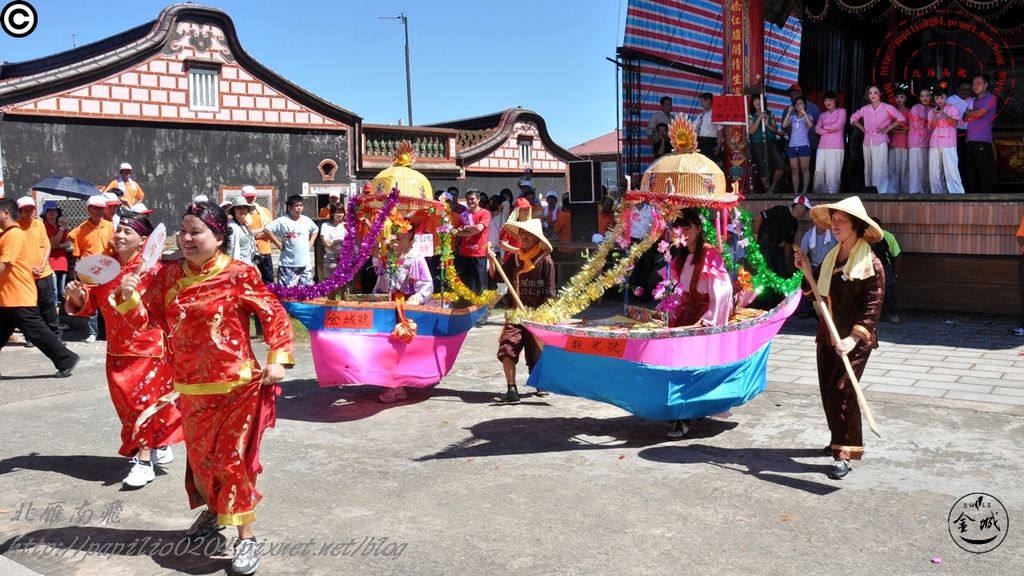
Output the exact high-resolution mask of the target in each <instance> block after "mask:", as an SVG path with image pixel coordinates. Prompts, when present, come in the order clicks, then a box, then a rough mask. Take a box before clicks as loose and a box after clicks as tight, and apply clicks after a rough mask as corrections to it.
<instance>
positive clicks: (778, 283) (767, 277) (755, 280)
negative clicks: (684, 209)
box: [703, 208, 804, 296]
mask: <svg viewBox="0 0 1024 576" xmlns="http://www.w3.org/2000/svg"><path fill="white" fill-rule="evenodd" d="M736 211H737V212H739V221H740V224H741V226H740V230H741V231H742V234H740V236H739V238H737V239H736V241H737V242H743V241H746V253H745V256H744V258H745V259H746V261H747V263H748V264H750V266H751V267H752V268H753V269H754V270H755V273H754V275H753V277H752V278H751V282H752V284H753V286H754V292H756V293H758V294H760V293H762V292H763V291H764V289H765V288H769V289H771V290H772V291H774V292H776V293H778V294H781V295H783V296H785V295H787V294H791V293H793V292H794V291H795V290H797V289H798V288H799V287H800V282H801V281H803V277H804V276H803V274H802V273H801V272H799V271H797V272H796V274H794V275H793V276H792V277H790V278H782V277H781V276H779V275H778V274H776V273H775V272H774V271H773V270H772V269H771V268H769V267H768V264H767V263H766V262H765V261H764V255H763V254H761V246H760V245H758V243H757V242H756V240H755V239H754V232H753V220H754V219H753V217H752V216H751V214H750V211H749V210H746V209H743V208H737V209H736ZM703 217H704V218H703V220H704V223H703V228H704V237H705V238H714V237H715V234H716V232H715V225H714V222H713V221H712V215H711V213H710V211H709V210H704V211H703ZM722 260H724V261H725V266H726V268H727V269H728V270H729V271H730V272H733V273H736V268H737V263H736V262H735V261H734V260H733V257H732V251H731V250H729V249H728V248H727V247H725V249H723V250H722Z"/></svg>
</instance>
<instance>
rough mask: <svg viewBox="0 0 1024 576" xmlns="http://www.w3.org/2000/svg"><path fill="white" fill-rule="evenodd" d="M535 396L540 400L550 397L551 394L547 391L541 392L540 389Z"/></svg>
mask: <svg viewBox="0 0 1024 576" xmlns="http://www.w3.org/2000/svg"><path fill="white" fill-rule="evenodd" d="M533 395H534V396H536V397H538V398H547V397H548V396H550V395H551V393H550V392H548V391H547V390H541V389H540V388H538V389H537V391H536V392H534V393H533Z"/></svg>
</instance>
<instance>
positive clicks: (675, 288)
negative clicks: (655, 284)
mask: <svg viewBox="0 0 1024 576" xmlns="http://www.w3.org/2000/svg"><path fill="white" fill-rule="evenodd" d="M672 235H673V240H674V241H676V242H680V243H682V247H681V248H679V249H678V251H677V252H676V254H675V256H674V257H673V258H672V263H671V264H670V265H669V270H668V274H669V277H668V278H667V279H666V284H667V285H668V286H670V287H671V288H670V289H671V292H670V293H668V294H666V295H665V299H664V300H663V301H662V303H661V304H660V305H659V306H658V308H659V309H660V310H663V311H665V313H666V314H667V315H668V327H669V328H677V327H683V326H694V327H707V326H725V325H726V324H728V323H729V315H730V314H732V280H731V278H730V277H729V271H728V270H726V268H725V263H724V262H723V261H722V253H721V252H719V251H718V249H716V248H714V247H712V246H711V245H709V244H707V242H706V241H705V239H704V227H703V225H702V224H701V217H700V212H698V211H697V210H696V209H694V208H685V209H683V212H682V215H681V216H679V218H676V220H675V222H673V223H672ZM655 297H658V295H657V294H656V295H655ZM689 429H690V422H689V421H688V420H678V421H676V422H674V423H673V425H672V429H671V430H670V431H669V433H668V436H669V438H680V437H682V436H685V435H686V433H687V432H688V431H689Z"/></svg>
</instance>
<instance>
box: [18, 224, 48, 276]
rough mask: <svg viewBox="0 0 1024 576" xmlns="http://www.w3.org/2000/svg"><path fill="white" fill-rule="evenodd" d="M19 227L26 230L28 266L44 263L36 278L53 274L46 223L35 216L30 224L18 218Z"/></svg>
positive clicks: (26, 258) (32, 266)
mask: <svg viewBox="0 0 1024 576" xmlns="http://www.w3.org/2000/svg"><path fill="white" fill-rule="evenodd" d="M18 227H19V228H21V229H22V230H24V231H25V235H26V237H25V260H26V262H28V267H29V268H35V267H36V266H39V265H40V264H42V265H43V271H42V272H41V273H40V274H39V276H36V278H37V279H39V280H42V279H43V278H46V277H47V276H49V275H50V274H53V269H52V268H50V259H49V258H47V256H46V252H47V251H49V249H50V236H49V235H48V234H47V233H46V225H45V224H43V221H42V220H38V219H35V218H33V219H32V220H30V221H29V223H28V225H25V224H23V223H22V221H21V220H18Z"/></svg>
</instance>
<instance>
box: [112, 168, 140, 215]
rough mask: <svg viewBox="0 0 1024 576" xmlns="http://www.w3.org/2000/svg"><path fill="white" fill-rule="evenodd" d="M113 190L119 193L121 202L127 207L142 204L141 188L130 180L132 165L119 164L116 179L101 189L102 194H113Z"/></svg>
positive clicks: (133, 180) (132, 179)
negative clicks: (119, 167)
mask: <svg viewBox="0 0 1024 576" xmlns="http://www.w3.org/2000/svg"><path fill="white" fill-rule="evenodd" d="M114 190H118V191H120V194H119V195H120V196H121V200H123V201H124V203H125V204H127V205H128V206H129V207H131V206H134V205H135V204H136V203H137V202H142V197H143V196H145V193H143V191H142V186H139V183H138V182H136V181H135V179H134V178H132V165H131V164H129V163H127V162H123V163H122V164H121V169H120V172H119V173H118V175H117V178H114V179H113V180H111V181H110V184H107V187H106V188H104V189H103V191H104V192H113V191H114Z"/></svg>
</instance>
